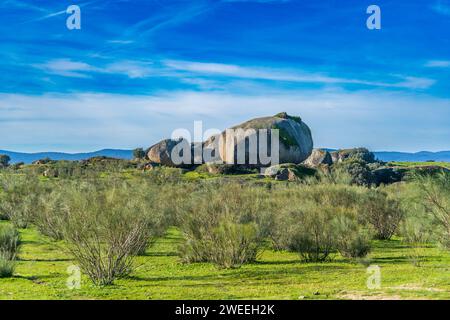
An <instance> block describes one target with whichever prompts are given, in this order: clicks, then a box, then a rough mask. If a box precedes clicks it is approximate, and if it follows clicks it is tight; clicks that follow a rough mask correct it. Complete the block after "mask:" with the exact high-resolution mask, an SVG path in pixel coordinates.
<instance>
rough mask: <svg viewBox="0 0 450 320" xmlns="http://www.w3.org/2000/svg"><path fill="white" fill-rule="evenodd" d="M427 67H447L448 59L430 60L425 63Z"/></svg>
mask: <svg viewBox="0 0 450 320" xmlns="http://www.w3.org/2000/svg"><path fill="white" fill-rule="evenodd" d="M425 67H428V68H448V67H450V60H430V61H428V62H427V63H426V64H425Z"/></svg>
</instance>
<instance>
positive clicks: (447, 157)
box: [0, 149, 450, 163]
mask: <svg viewBox="0 0 450 320" xmlns="http://www.w3.org/2000/svg"><path fill="white" fill-rule="evenodd" d="M327 150H330V151H332V149H327ZM374 153H375V156H376V157H377V158H378V159H379V160H382V161H386V162H389V161H412V162H419V161H429V160H433V161H446V162H450V151H440V152H428V151H421V152H416V153H407V152H395V151H376V152H374ZM0 154H7V155H9V156H10V157H11V163H17V162H24V163H32V162H33V161H36V160H40V159H44V158H50V159H52V160H72V161H74V160H84V159H89V158H92V157H98V156H106V157H111V158H119V159H132V158H133V151H131V150H116V149H104V150H99V151H94V152H86V153H62V152H39V153H22V152H12V151H4V150H0Z"/></svg>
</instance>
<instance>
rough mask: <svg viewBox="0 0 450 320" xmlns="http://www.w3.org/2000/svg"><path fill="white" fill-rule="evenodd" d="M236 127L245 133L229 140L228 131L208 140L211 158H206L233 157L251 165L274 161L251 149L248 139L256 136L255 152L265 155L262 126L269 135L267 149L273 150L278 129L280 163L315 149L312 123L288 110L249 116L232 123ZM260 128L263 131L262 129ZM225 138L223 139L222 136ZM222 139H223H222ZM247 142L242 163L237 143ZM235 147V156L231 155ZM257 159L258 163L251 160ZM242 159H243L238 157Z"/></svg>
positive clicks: (301, 158)
mask: <svg viewBox="0 0 450 320" xmlns="http://www.w3.org/2000/svg"><path fill="white" fill-rule="evenodd" d="M230 129H233V130H235V132H236V131H238V130H240V129H241V131H243V132H247V133H248V134H246V135H241V136H237V137H236V138H235V139H234V141H233V142H231V141H227V134H226V131H224V132H222V133H221V134H220V135H216V136H213V137H211V138H210V139H208V140H207V141H205V143H204V145H203V147H204V148H206V149H207V150H208V149H209V150H211V154H212V157H211V159H204V160H205V161H206V162H209V161H211V162H217V161H223V162H227V163H229V162H230V160H234V163H235V164H247V165H249V166H268V165H270V164H271V163H262V162H261V161H260V159H261V158H260V157H259V156H256V157H255V154H254V153H255V152H254V150H253V149H252V150H250V149H251V148H250V147H249V141H251V140H252V138H254V139H255V140H253V141H258V144H257V149H256V154H257V155H260V154H263V155H266V154H267V153H266V154H264V152H261V151H260V146H259V137H258V136H257V134H256V133H252V132H258V130H260V129H266V130H267V132H268V135H267V136H268V137H267V139H266V141H267V142H266V143H267V150H268V151H269V152H270V150H271V135H270V130H271V129H278V130H279V138H280V139H279V163H301V162H303V161H304V160H306V159H307V158H308V157H309V155H310V154H311V152H312V149H313V140H312V135H311V130H310V129H309V127H308V126H307V125H306V124H305V123H304V122H303V121H302V120H301V119H300V118H299V117H293V116H289V115H288V114H287V113H284V112H283V113H279V114H277V115H275V116H273V117H264V118H257V119H253V120H249V121H247V122H244V123H242V124H239V125H236V126H233V127H231V128H230ZM260 132H261V131H260ZM221 139H222V140H221ZM220 141H221V143H219V142H220ZM239 144H243V145H244V144H245V162H244V163H242V159H239V158H238V157H237V154H238V145H239ZM231 148H234V159H231V158H232V157H231V156H230V155H231V154H232V152H233V149H231ZM255 158H256V159H257V161H256V163H255V162H254V161H251V160H252V159H255ZM239 160H241V161H239Z"/></svg>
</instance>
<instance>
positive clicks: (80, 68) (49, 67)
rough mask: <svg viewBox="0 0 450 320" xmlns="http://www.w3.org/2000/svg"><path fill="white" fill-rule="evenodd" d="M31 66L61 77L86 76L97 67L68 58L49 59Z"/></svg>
mask: <svg viewBox="0 0 450 320" xmlns="http://www.w3.org/2000/svg"><path fill="white" fill-rule="evenodd" d="M33 67H35V68H38V69H41V70H43V71H45V72H47V73H50V74H56V75H59V76H63V77H73V78H86V77H88V75H87V74H86V73H87V72H94V71H96V70H97V68H95V67H93V66H91V65H89V64H87V63H84V62H78V61H72V60H70V59H56V60H50V61H48V62H46V63H43V64H34V65H33Z"/></svg>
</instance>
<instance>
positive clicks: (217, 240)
mask: <svg viewBox="0 0 450 320" xmlns="http://www.w3.org/2000/svg"><path fill="white" fill-rule="evenodd" d="M214 185H216V187H217V183H212V184H206V185H205V186H204V187H203V188H202V189H201V190H199V191H197V192H195V193H194V194H191V196H192V198H191V201H190V202H189V203H188V204H187V206H186V215H185V216H184V217H183V218H182V220H181V225H180V227H181V229H182V231H183V234H184V242H183V244H182V245H181V246H180V249H179V253H180V256H181V259H182V261H183V262H187V263H192V262H211V263H214V264H215V265H217V266H219V267H223V268H234V267H239V266H240V265H242V264H244V263H248V262H252V261H255V259H256V257H257V254H258V252H259V249H260V248H261V245H262V243H263V240H264V237H263V233H262V232H261V230H260V228H259V224H258V223H257V221H258V218H257V215H258V209H259V205H258V203H259V200H258V196H257V194H255V193H254V192H252V191H250V190H247V191H246V190H245V189H244V188H242V186H240V185H239V184H226V183H224V184H221V185H219V186H220V189H219V190H217V189H216V188H214Z"/></svg>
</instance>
